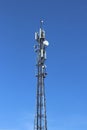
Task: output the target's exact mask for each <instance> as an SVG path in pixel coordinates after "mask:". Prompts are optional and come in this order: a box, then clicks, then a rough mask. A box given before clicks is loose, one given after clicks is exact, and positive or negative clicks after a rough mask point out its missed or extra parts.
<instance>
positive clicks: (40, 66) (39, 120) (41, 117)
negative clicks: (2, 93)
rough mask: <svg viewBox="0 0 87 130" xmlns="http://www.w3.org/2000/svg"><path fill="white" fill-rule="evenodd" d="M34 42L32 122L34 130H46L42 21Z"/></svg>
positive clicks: (44, 41)
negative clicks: (35, 88) (34, 100)
mask: <svg viewBox="0 0 87 130" xmlns="http://www.w3.org/2000/svg"><path fill="white" fill-rule="evenodd" d="M35 40H36V41H37V44H36V45H35V46H34V48H35V52H36V54H37V64H36V67H37V74H36V77H37V92H36V93H37V96H36V115H35V120H34V130H47V116H46V98H45V85H44V79H45V77H46V75H47V73H46V65H45V61H46V48H47V46H48V44H49V43H48V41H47V40H46V39H45V31H44V29H43V21H40V29H39V32H36V33H35Z"/></svg>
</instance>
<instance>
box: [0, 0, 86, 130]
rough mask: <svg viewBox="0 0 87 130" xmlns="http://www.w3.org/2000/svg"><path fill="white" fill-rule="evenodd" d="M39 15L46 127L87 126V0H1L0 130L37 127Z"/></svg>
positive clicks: (72, 128) (71, 128) (56, 129)
mask: <svg viewBox="0 0 87 130" xmlns="http://www.w3.org/2000/svg"><path fill="white" fill-rule="evenodd" d="M40 19H43V20H44V22H45V23H44V29H45V30H46V36H47V40H48V41H49V43H50V46H49V47H48V48H47V57H48V60H47V67H48V68H47V71H48V76H47V79H46V83H45V86H46V98H47V119H48V130H87V0H43V1H42V0H0V130H33V121H34V114H35V93H36V78H35V71H36V68H35V63H36V62H35V57H36V55H35V53H34V49H33V46H34V44H35V40H34V32H35V31H38V29H39V21H40Z"/></svg>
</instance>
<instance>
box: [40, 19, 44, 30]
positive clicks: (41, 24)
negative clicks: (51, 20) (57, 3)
mask: <svg viewBox="0 0 87 130" xmlns="http://www.w3.org/2000/svg"><path fill="white" fill-rule="evenodd" d="M43 23H44V21H43V20H40V28H41V29H43Z"/></svg>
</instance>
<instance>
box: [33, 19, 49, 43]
mask: <svg viewBox="0 0 87 130" xmlns="http://www.w3.org/2000/svg"><path fill="white" fill-rule="evenodd" d="M43 23H44V21H43V20H40V29H39V32H35V40H36V41H37V42H38V43H39V44H41V43H43V44H44V45H45V46H48V45H49V43H48V41H47V40H46V36H45V31H44V29H43Z"/></svg>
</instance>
